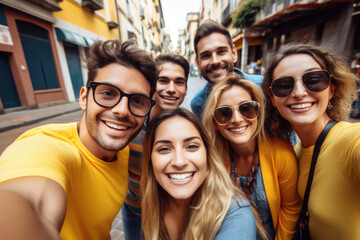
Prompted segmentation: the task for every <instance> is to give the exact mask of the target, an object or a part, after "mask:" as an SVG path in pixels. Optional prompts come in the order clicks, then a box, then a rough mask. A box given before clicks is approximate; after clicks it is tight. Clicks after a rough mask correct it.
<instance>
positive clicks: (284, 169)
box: [203, 74, 301, 239]
mask: <svg viewBox="0 0 360 240" xmlns="http://www.w3.org/2000/svg"><path fill="white" fill-rule="evenodd" d="M203 123H204V126H205V128H206V130H207V131H208V133H209V135H210V139H212V141H213V144H214V145H215V146H216V148H217V149H218V150H219V152H220V153H221V155H222V156H223V159H224V163H225V166H226V167H227V168H228V169H229V171H230V176H231V178H232V181H233V183H234V184H235V185H236V186H238V187H239V188H240V189H242V190H243V191H244V192H245V194H246V195H247V197H248V198H249V199H250V202H251V203H252V204H253V205H254V206H256V208H257V209H258V212H259V213H260V217H261V219H262V222H263V225H264V226H265V228H266V231H267V233H268V235H269V238H270V239H291V238H292V235H293V233H294V231H295V225H296V221H297V218H298V214H299V212H300V208H301V201H300V198H299V196H298V194H297V190H296V184H297V176H298V175H297V174H298V170H297V163H296V158H295V153H294V150H293V148H292V146H291V144H290V143H288V142H286V141H284V140H280V139H268V138H267V136H266V135H265V132H264V127H263V124H264V95H263V93H262V90H261V89H260V87H258V86H256V85H255V84H253V83H251V82H249V81H246V80H244V79H240V78H239V76H238V75H236V74H234V75H229V76H228V77H226V78H225V79H224V80H222V81H221V82H219V83H218V84H216V85H215V86H214V88H213V90H212V91H211V94H210V97H209V99H208V102H207V104H206V107H205V111H204V115H203ZM257 238H258V239H261V238H260V236H259V235H257Z"/></svg>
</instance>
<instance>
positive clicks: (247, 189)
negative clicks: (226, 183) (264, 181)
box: [230, 145, 259, 199]
mask: <svg viewBox="0 0 360 240" xmlns="http://www.w3.org/2000/svg"><path fill="white" fill-rule="evenodd" d="M258 169H259V151H258V147H257V145H256V147H255V151H254V156H253V162H252V164H251V169H250V177H249V178H248V180H247V182H246V183H245V184H243V183H241V181H240V179H239V173H238V171H237V169H236V162H235V159H234V151H233V150H232V149H231V150H230V177H231V180H232V181H233V183H234V184H235V186H237V187H238V188H240V189H241V190H243V192H244V193H245V195H246V196H247V197H248V198H249V199H252V197H251V194H252V192H253V191H254V189H255V185H256V174H257V172H258Z"/></svg>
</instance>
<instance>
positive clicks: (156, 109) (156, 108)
mask: <svg viewBox="0 0 360 240" xmlns="http://www.w3.org/2000/svg"><path fill="white" fill-rule="evenodd" d="M162 110H163V109H162V108H160V107H159V106H157V105H155V106H154V107H153V108H152V109H151V112H150V116H149V121H151V119H153V118H154V117H155V116H156V115H158V114H159V113H160V112H161V111H162Z"/></svg>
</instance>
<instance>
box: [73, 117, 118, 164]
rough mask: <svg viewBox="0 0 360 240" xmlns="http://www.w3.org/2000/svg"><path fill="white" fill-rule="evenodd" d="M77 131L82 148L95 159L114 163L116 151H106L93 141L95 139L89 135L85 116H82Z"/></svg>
mask: <svg viewBox="0 0 360 240" xmlns="http://www.w3.org/2000/svg"><path fill="white" fill-rule="evenodd" d="M77 131H78V134H79V138H80V141H81V143H82V144H83V145H84V147H85V148H86V149H87V150H88V151H89V152H90V153H91V154H92V155H94V156H95V157H97V158H99V159H101V160H103V161H105V162H114V161H116V159H117V152H116V151H106V150H105V149H103V148H102V147H101V146H99V144H98V143H97V142H96V141H95V139H94V138H93V137H92V136H91V135H90V134H89V132H88V130H87V127H86V121H85V116H84V115H83V117H82V119H81V120H80V123H78V125H77Z"/></svg>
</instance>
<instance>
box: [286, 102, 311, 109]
mask: <svg viewBox="0 0 360 240" xmlns="http://www.w3.org/2000/svg"><path fill="white" fill-rule="evenodd" d="M311 105H312V103H300V104H293V105H290V108H291V109H303V108H308V107H311Z"/></svg>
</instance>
